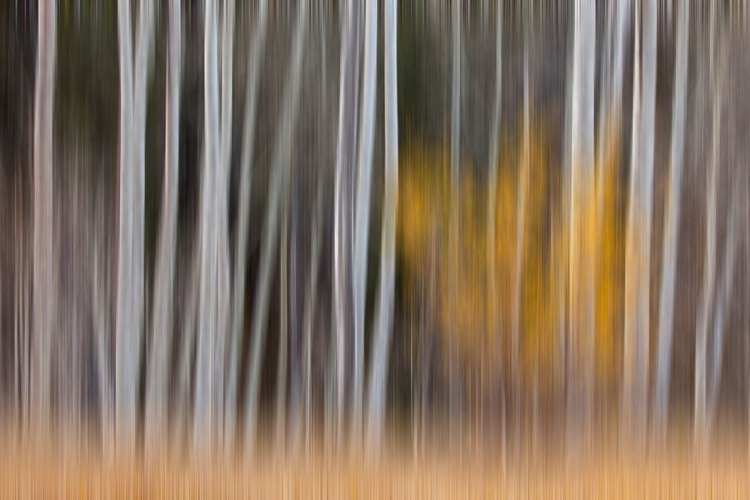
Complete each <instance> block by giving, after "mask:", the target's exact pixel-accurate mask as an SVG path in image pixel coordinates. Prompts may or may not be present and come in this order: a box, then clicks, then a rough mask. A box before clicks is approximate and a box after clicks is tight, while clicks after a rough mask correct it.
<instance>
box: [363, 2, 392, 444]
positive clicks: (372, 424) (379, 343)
mask: <svg viewBox="0 0 750 500" xmlns="http://www.w3.org/2000/svg"><path fill="white" fill-rule="evenodd" d="M396 15H397V13H396V0H385V5H384V21H383V24H384V29H383V37H384V47H385V48H384V52H385V54H384V57H385V67H384V81H385V196H384V199H383V235H382V237H381V247H382V248H381V256H380V294H379V298H378V312H377V314H378V315H377V320H376V321H377V322H376V326H375V345H374V348H373V356H372V359H373V361H372V373H371V375H370V389H369V398H370V400H369V405H368V406H369V417H368V425H369V428H368V439H369V448H370V449H371V450H374V449H375V447H379V446H381V444H382V440H383V424H384V421H385V405H386V392H387V387H386V382H387V379H388V365H389V363H388V360H389V352H390V344H391V330H392V328H393V300H394V288H395V277H396V216H397V214H398V74H397V71H398V70H397V67H398V64H397V62H398V61H397V54H398V51H397V50H396V44H397V40H396V36H397V32H396V27H397V22H396Z"/></svg>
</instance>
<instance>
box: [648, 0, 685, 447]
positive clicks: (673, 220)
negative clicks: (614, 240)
mask: <svg viewBox="0 0 750 500" xmlns="http://www.w3.org/2000/svg"><path fill="white" fill-rule="evenodd" d="M678 16H679V20H678V25H677V64H676V67H675V80H674V101H673V103H672V138H671V151H670V154H669V159H670V165H669V194H668V195H667V211H666V221H665V224H664V240H663V241H664V243H663V245H664V250H663V252H662V274H661V292H660V294H661V297H660V299H659V331H658V348H657V349H658V350H657V369H656V386H655V387H656V389H655V393H654V401H653V405H654V407H653V426H654V429H653V434H654V436H655V437H656V438H657V439H663V438H664V434H665V433H666V430H667V417H668V409H669V379H670V371H671V368H672V334H673V331H672V328H673V322H672V320H673V313H674V296H675V290H674V287H675V281H676V278H677V243H678V239H679V227H680V192H681V189H682V167H683V157H684V152H685V104H686V101H687V76H688V48H689V47H688V42H689V38H688V32H689V29H690V7H689V5H688V2H687V0H681V1H680V6H679V11H678Z"/></svg>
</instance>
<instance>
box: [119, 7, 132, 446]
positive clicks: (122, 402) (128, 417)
mask: <svg viewBox="0 0 750 500" xmlns="http://www.w3.org/2000/svg"><path fill="white" fill-rule="evenodd" d="M130 3H131V2H130V1H128V0H119V1H118V3H117V30H118V39H119V41H118V46H119V59H120V141H119V142H120V144H119V148H120V186H119V192H120V194H119V198H120V208H119V212H120V214H119V223H118V252H117V299H116V300H117V305H116V312H115V335H116V341H115V409H114V410H115V414H114V415H113V416H114V418H115V420H116V427H115V434H116V437H117V439H118V440H122V441H121V442H122V444H123V445H124V446H126V447H128V446H130V445H129V444H128V443H130V444H131V445H132V444H133V443H134V441H135V427H136V384H135V380H136V361H135V360H136V359H137V356H138V353H137V351H136V348H135V346H136V342H137V341H136V337H137V333H138V332H137V330H136V327H135V324H134V321H133V300H132V297H133V287H134V286H135V284H134V282H133V248H132V243H133V219H134V214H133V206H134V204H135V203H134V191H133V190H134V187H133V184H134V177H135V176H134V172H133V165H134V162H133V149H134V147H135V141H134V139H133V133H134V132H133V129H134V125H133V121H134V120H133V64H132V58H133V41H132V34H131V18H130Z"/></svg>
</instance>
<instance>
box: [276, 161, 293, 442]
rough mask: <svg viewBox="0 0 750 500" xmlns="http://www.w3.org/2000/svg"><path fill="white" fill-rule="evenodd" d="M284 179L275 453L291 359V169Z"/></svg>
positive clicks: (281, 430)
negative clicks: (289, 360)
mask: <svg viewBox="0 0 750 500" xmlns="http://www.w3.org/2000/svg"><path fill="white" fill-rule="evenodd" d="M289 170H290V172H288V173H287V174H286V176H285V179H284V186H283V195H282V196H283V198H282V201H281V235H280V238H281V242H280V248H279V345H278V351H279V361H278V363H277V365H276V412H275V420H276V422H275V425H276V452H277V453H279V452H282V451H283V450H284V448H285V446H286V436H285V433H286V421H287V418H286V399H287V394H286V387H287V374H288V373H289V370H288V364H289V362H288V359H289V215H290V213H289V212H290V210H289V208H290V207H289V201H290V186H289V183H290V181H291V177H292V173H291V170H292V168H291V167H290V168H289Z"/></svg>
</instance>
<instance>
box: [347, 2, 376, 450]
mask: <svg viewBox="0 0 750 500" xmlns="http://www.w3.org/2000/svg"><path fill="white" fill-rule="evenodd" d="M365 6H366V8H367V10H366V11H365V59H364V69H363V75H362V79H363V82H362V114H361V115H360V121H359V141H360V143H359V150H358V155H357V194H356V197H355V203H356V207H355V210H356V212H355V223H354V224H355V225H354V380H353V384H354V392H353V404H352V434H353V441H352V445H353V446H355V447H359V446H360V440H361V429H362V401H363V392H364V371H365V299H366V293H367V246H368V236H369V227H370V192H371V189H372V153H373V148H374V142H375V91H376V78H377V59H378V0H366V2H365Z"/></svg>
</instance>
